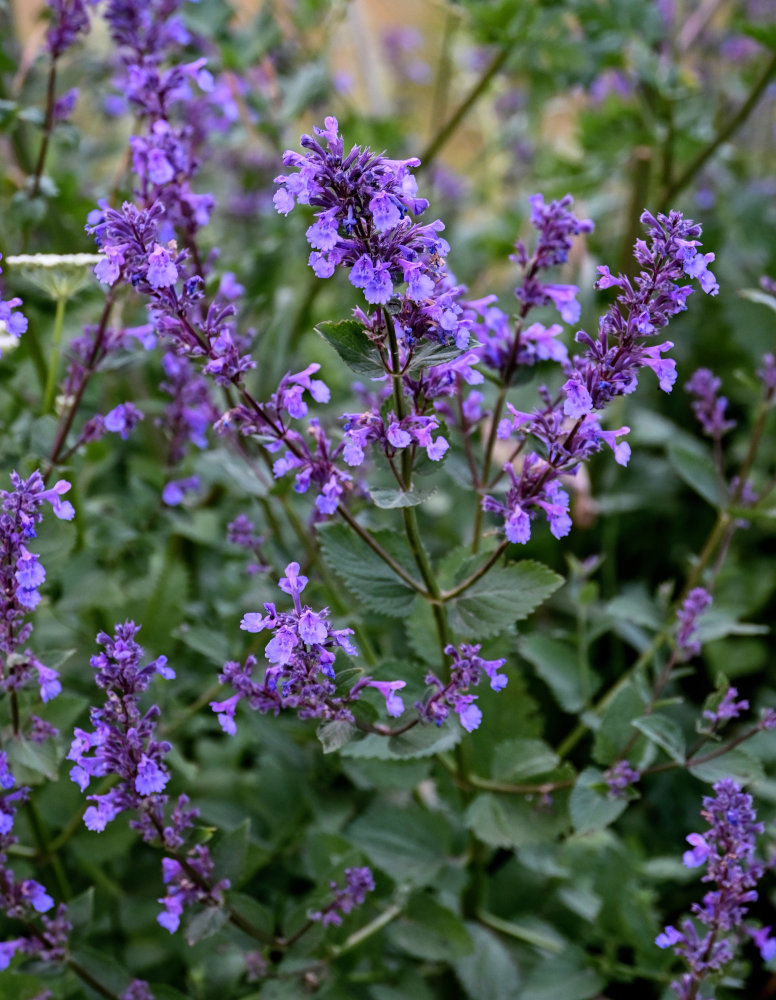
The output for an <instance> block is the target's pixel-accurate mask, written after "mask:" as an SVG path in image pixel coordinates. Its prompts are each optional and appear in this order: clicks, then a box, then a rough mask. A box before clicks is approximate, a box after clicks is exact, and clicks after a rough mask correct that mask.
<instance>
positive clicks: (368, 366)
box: [315, 319, 385, 378]
mask: <svg viewBox="0 0 776 1000" xmlns="http://www.w3.org/2000/svg"><path fill="white" fill-rule="evenodd" d="M315 332H316V333H317V334H318V335H319V336H321V337H323V339H324V340H325V341H326V342H327V343H329V344H331V346H332V347H333V348H334V350H335V351H336V352H337V354H339V356H340V357H341V358H342V360H343V361H344V362H345V364H346V365H347V366H348V368H350V370H351V371H354V372H355V373H356V374H357V375H365V376H366V377H367V378H377V377H378V376H380V375H383V374H385V369H384V367H383V365H382V363H381V361H380V355H379V354H378V352H377V348H376V347H375V345H374V344H373V343H372V342H371V340H370V339H369V337H367V335H366V333H365V331H364V328H363V326H362V325H361V324H360V323H357V322H356V321H355V320H353V319H346V320H342V321H341V322H340V323H333V322H330V321H326V322H324V323H318V325H317V326H316V327H315Z"/></svg>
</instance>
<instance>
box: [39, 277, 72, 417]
mask: <svg viewBox="0 0 776 1000" xmlns="http://www.w3.org/2000/svg"><path fill="white" fill-rule="evenodd" d="M66 305H67V300H66V299H65V298H64V297H63V296H61V295H60V296H58V297H57V311H56V314H55V316H54V336H53V339H52V342H51V352H50V354H49V363H48V375H47V377H46V390H45V393H44V395H43V412H44V413H51V412H52V411H53V409H54V393H55V392H56V388H57V375H58V372H59V351H60V346H61V342H62V330H63V329H64V325H65V306H66Z"/></svg>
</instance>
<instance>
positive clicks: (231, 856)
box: [211, 818, 251, 886]
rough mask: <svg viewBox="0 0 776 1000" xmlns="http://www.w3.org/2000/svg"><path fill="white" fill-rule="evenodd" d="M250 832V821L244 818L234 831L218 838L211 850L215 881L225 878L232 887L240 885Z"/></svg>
mask: <svg viewBox="0 0 776 1000" xmlns="http://www.w3.org/2000/svg"><path fill="white" fill-rule="evenodd" d="M250 830H251V821H250V819H247V818H246V819H245V820H244V821H243V822H242V823H240V825H239V826H238V827H236V828H235V829H234V830H229V831H228V832H227V833H224V834H223V835H222V836H220V837H219V838H218V840H217V841H216V843H215V845H214V847H213V848H212V850H211V853H212V857H213V871H214V876H215V879H216V881H219V880H220V879H222V878H227V879H229V882H230V883H231V885H233V886H236V885H239V884H240V880H241V878H242V875H243V872H244V870H245V861H246V858H247V856H248V839H249V837H250Z"/></svg>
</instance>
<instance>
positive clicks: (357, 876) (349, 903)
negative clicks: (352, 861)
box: [310, 867, 375, 927]
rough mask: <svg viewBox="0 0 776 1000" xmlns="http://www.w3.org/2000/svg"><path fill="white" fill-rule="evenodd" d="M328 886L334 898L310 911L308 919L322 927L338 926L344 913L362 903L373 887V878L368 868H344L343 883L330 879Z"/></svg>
mask: <svg viewBox="0 0 776 1000" xmlns="http://www.w3.org/2000/svg"><path fill="white" fill-rule="evenodd" d="M329 886H330V888H331V891H332V892H333V894H334V899H333V900H332V901H331V902H330V903H328V904H327V905H326V906H325V907H323V909H322V910H316V911H314V912H313V913H311V914H310V920H315V921H317V922H320V923H321V924H322V925H323V926H324V927H327V926H329V925H333V926H335V927H338V926H339V925H340V924H341V923H342V917H343V916H344V915H346V914H348V913H350V912H351V911H352V910H354V909H355V908H356V907H357V906H361V905H362V904H363V902H364V900H365V899H366V894H367V893H368V892H372V890H373V889H374V887H375V880H374V878H373V877H372V872H371V870H370V869H369V868H366V867H365V868H346V869H345V885H344V886H339V885H337V883H336V882H334V881H332V882H330V883H329Z"/></svg>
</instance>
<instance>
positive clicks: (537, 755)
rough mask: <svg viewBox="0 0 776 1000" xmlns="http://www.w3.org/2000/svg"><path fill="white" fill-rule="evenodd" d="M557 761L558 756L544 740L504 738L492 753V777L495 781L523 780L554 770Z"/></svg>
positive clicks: (558, 760) (558, 761)
mask: <svg viewBox="0 0 776 1000" xmlns="http://www.w3.org/2000/svg"><path fill="white" fill-rule="evenodd" d="M559 763H560V758H559V757H558V755H557V754H556V753H555V751H554V750H553V749H552V747H549V746H548V745H547V744H546V743H545V742H544V740H532V739H514V740H504V741H503V742H502V743H499V744H498V746H497V747H496V749H495V752H494V755H493V777H494V779H495V780H496V781H525V779H526V778H532V777H534V776H535V775H537V774H546V773H547V772H548V771H552V770H554V769H555V768H556V767H557V766H558V764H559Z"/></svg>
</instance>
